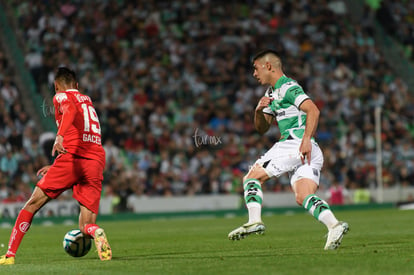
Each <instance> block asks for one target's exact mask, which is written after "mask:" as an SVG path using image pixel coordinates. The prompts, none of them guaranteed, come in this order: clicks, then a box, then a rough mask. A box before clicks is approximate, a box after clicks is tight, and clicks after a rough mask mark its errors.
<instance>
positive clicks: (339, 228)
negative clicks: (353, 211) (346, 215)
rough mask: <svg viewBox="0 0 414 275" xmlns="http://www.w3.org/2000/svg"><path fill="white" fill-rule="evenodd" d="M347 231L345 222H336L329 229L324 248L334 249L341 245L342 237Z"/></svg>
mask: <svg viewBox="0 0 414 275" xmlns="http://www.w3.org/2000/svg"><path fill="white" fill-rule="evenodd" d="M348 231H349V226H348V224H347V223H346V222H338V223H337V224H336V225H335V226H334V227H333V228H332V229H329V232H328V239H327V240H326V244H325V250H335V249H337V248H338V247H339V246H340V245H341V241H342V238H343V237H344V235H345V234H346V233H347V232H348Z"/></svg>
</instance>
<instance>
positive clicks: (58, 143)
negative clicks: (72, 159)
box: [52, 135, 67, 156]
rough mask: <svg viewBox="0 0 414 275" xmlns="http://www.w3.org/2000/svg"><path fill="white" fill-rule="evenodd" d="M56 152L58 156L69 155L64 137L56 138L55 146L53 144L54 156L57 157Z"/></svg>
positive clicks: (58, 136)
mask: <svg viewBox="0 0 414 275" xmlns="http://www.w3.org/2000/svg"><path fill="white" fill-rule="evenodd" d="M55 152H57V153H58V154H66V153H67V151H66V149H65V147H63V137H62V136H61V135H57V136H56V140H55V144H53V149H52V156H55Z"/></svg>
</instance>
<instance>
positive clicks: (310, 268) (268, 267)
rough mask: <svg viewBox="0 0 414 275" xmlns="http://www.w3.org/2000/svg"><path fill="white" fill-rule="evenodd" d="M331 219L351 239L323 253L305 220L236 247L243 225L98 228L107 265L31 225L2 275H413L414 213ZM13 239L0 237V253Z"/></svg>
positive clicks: (284, 223)
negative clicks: (108, 249) (344, 226)
mask: <svg viewBox="0 0 414 275" xmlns="http://www.w3.org/2000/svg"><path fill="white" fill-rule="evenodd" d="M336 215H337V217H338V218H339V219H341V220H345V221H347V222H348V223H349V225H350V232H349V233H348V234H347V235H346V236H345V237H344V239H343V242H342V246H341V247H340V249H338V250H335V251H324V250H323V246H324V244H325V239H326V238H325V234H326V229H325V226H323V225H322V224H320V223H319V222H317V221H315V220H314V219H313V217H311V216H310V215H309V214H307V213H305V212H304V213H297V214H292V215H282V214H276V215H272V216H265V217H264V222H265V224H266V226H267V231H266V234H265V235H262V236H259V235H252V236H249V237H248V238H246V239H244V240H241V241H235V242H233V241H229V240H228V239H227V234H228V232H229V231H231V230H232V229H234V228H235V227H237V226H239V225H241V224H242V223H244V222H246V217H234V218H188V219H165V220H136V221H106V222H101V223H100V224H101V225H102V226H103V227H104V228H105V230H106V233H107V235H108V239H109V241H110V243H111V246H112V250H113V259H112V261H108V262H101V261H100V260H99V259H98V256H97V253H96V252H95V247H92V249H91V251H90V252H89V254H87V255H86V256H84V257H82V258H72V257H70V256H68V255H67V254H66V253H65V252H64V250H63V248H62V239H63V236H64V234H65V233H66V232H67V231H69V229H73V228H75V227H76V226H70V225H52V226H42V225H39V224H34V225H32V228H31V229H30V230H29V232H28V233H27V234H26V236H25V238H24V239H23V243H22V245H21V247H20V250H19V251H18V253H17V257H16V264H15V265H13V266H0V274H60V275H64V274H85V275H91V274H105V275H106V274H209V275H211V274H217V275H221V274H335V275H337V274H414V222H413V221H414V212H413V211H401V210H397V209H379V210H362V211H356V210H347V211H337V212H336ZM35 219H36V218H35ZM10 231H11V229H10V228H1V229H0V243H3V244H4V245H5V246H4V247H2V248H1V250H2V252H5V250H6V244H7V241H8V238H9V236H10ZM2 254H3V253H2Z"/></svg>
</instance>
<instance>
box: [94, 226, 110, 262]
mask: <svg viewBox="0 0 414 275" xmlns="http://www.w3.org/2000/svg"><path fill="white" fill-rule="evenodd" d="M94 240H95V246H96V249H97V250H98V255H99V258H100V259H101V261H109V260H110V259H112V250H111V247H110V246H109V243H108V239H107V238H106V235H105V231H104V230H103V229H102V228H98V229H96V231H95V238H94Z"/></svg>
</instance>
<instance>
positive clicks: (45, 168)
mask: <svg viewBox="0 0 414 275" xmlns="http://www.w3.org/2000/svg"><path fill="white" fill-rule="evenodd" d="M49 168H50V165H46V166H43V167H42V168H40V169H39V170H38V171H37V173H36V175H37V176H42V177H43V176H44V175H45V174H46V173H47V171H48V170H49Z"/></svg>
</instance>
